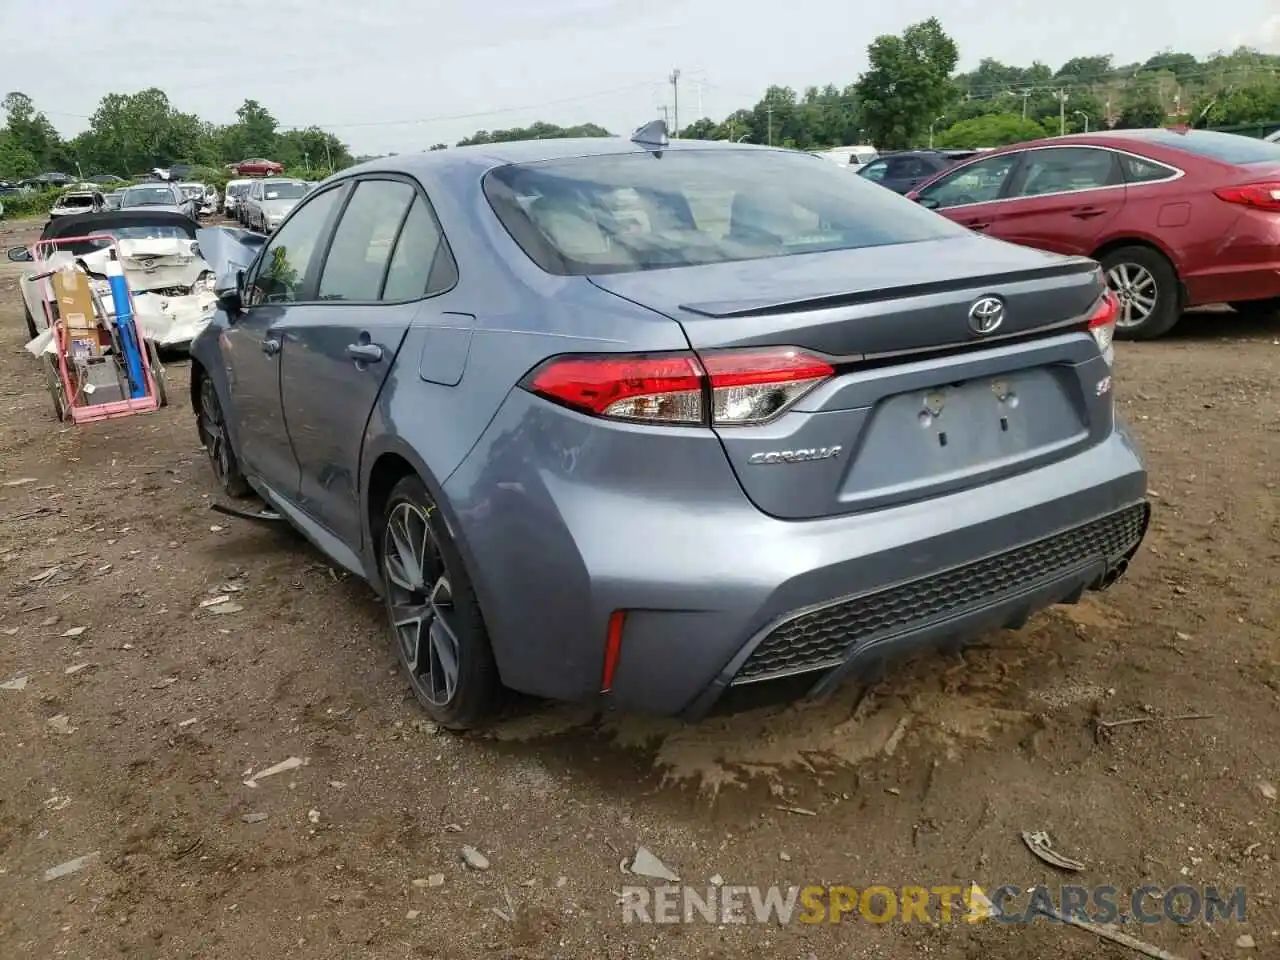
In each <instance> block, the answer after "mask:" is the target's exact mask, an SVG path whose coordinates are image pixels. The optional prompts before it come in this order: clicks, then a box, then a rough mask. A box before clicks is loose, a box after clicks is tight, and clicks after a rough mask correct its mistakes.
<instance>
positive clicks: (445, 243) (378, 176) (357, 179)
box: [280, 170, 460, 307]
mask: <svg viewBox="0 0 1280 960" xmlns="http://www.w3.org/2000/svg"><path fill="white" fill-rule="evenodd" d="M372 180H394V181H396V182H399V183H406V184H408V185H409V187H410V188H411V189H412V190H413V192H414V200H421V201H422V202H423V203H424V204H426V208H427V214H428V215H429V216H430V217H431V221H432V223H434V224H435V226H436V232H437V233H438V234H439V235H440V246H439V247H437V248H436V258H437V259H438V258H439V257H440V254H441V251H443V252H445V253H447V254H448V256H449V259H450V260H452V261H453V278H452V281H453V282H452V283H450V284H449V285H448V286H447V287H443V288H441V289H440V290H436V291H434V292H432V291H431V290H430V286H431V278H432V276H433V275H434V274H435V270H436V260H432V262H431V263H430V264H429V265H428V266H427V288H428V289H427V290H426V292H424V293H423V294H422V295H421V296H417V297H409V298H407V299H404V300H381V299H379V300H319V299H316V298H318V297H319V295H320V276H321V274H323V273H324V264H325V263H327V262H328V260H329V250H330V248H331V247H332V246H333V238H334V234H336V233H337V227H338V224H339V223H341V222H342V215H343V214H345V213H346V211H347V207H348V206H349V205H350V203H351V198H352V197H354V196H355V194H356V189H357V188H358V187H359V185H360V184H362V183H367V182H369V181H372ZM338 183H339V184H341V185H344V186H345V185H350V189H349V190H348V191H347V195H346V198H345V199H344V200H343V201H342V204H341V206H340V207H339V209H338V212H337V215H336V216H335V217H334V220H333V222H332V223H331V224H329V227H328V236H327V237H326V238H325V243H324V251H323V257H322V259H321V262H320V264H319V267H320V269H319V270H318V271H317V272H316V275H315V289H311V290H308V293H310V295H311V299H309V300H306V301H301V300H299V301H294V302H295V303H299V304H301V303H303V302H305V303H307V304H314V305H315V306H323V307H343V306H346V307H352V306H354V307H396V306H403V305H405V304H408V303H419V302H420V301H423V300H430V299H432V298H434V297H439V296H443V295H444V294H446V293H449V292H450V291H452V290H454V289H455V288H456V287H457V286H458V282H459V279H460V278H459V273H460V271H459V270H458V258H457V257H455V256H454V255H453V248H452V247H450V246H449V238H448V237H446V236H445V233H444V227H443V226H442V225H441V223H440V218H439V217H438V216H437V215H436V209H435V207H434V206H433V205H432V203H431V198H430V197H428V196H427V192H426V191H425V190H424V189H423V188H422V184H420V183H419V182H418V181H417V180H416V179H414V178H413V177H411V176H409V175H408V174H406V173H400V172H398V171H392V170H385V171H384V170H379V171H376V172H373V173H367V174H363V175H358V176H352V177H348V178H346V179H344V180H340V181H338ZM413 203H414V201H413V200H410V201H409V203H408V205H407V206H406V207H405V209H404V214H403V215H402V216H401V217H400V225H399V226H398V227H397V228H396V235H395V238H394V239H393V240H392V242H391V255H390V256H389V257H387V264H386V266H385V267H383V270H382V281H381V283H380V284H379V285H378V293H379V295H381V294H382V291H383V290H385V289H386V286H387V276H388V274H389V272H390V270H391V261H392V260H394V259H395V256H396V249H397V248H398V247H399V246H400V236H401V234H402V233H403V232H404V225H405V224H406V223H407V222H408V221H409V214H410V212H412V210H413ZM295 209H296V208H295ZM290 216H293V214H292V213H290ZM288 222H289V221H288V220H286V221H285V223H288ZM280 226H281V227H283V226H284V224H283V223H282V224H281V225H280Z"/></svg>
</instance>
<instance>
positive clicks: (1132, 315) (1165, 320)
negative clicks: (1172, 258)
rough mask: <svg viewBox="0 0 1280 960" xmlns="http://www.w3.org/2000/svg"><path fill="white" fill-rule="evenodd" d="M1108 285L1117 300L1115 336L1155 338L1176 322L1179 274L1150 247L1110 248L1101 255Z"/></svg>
mask: <svg viewBox="0 0 1280 960" xmlns="http://www.w3.org/2000/svg"><path fill="white" fill-rule="evenodd" d="M1102 267H1103V269H1104V270H1105V271H1106V274H1107V285H1108V286H1109V287H1111V289H1112V290H1113V291H1114V292H1115V294H1116V297H1117V298H1119V300H1120V316H1119V318H1117V320H1116V337H1117V338H1119V339H1121V340H1155V339H1156V338H1157V337H1163V336H1164V335H1165V334H1166V333H1168V332H1169V331H1170V330H1172V329H1173V327H1174V325H1175V324H1176V323H1177V322H1178V316H1179V310H1180V308H1181V306H1182V305H1181V303H1180V297H1179V291H1178V274H1177V271H1175V270H1174V269H1173V264H1171V263H1170V262H1169V261H1168V259H1167V258H1166V257H1165V256H1164V254H1162V253H1160V252H1159V251H1158V250H1153V249H1152V248H1151V247H1142V246H1136V245H1135V246H1131V247H1120V248H1118V249H1116V250H1112V251H1111V252H1110V253H1108V254H1107V255H1106V256H1104V257H1103V258H1102Z"/></svg>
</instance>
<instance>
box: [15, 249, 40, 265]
mask: <svg viewBox="0 0 1280 960" xmlns="http://www.w3.org/2000/svg"><path fill="white" fill-rule="evenodd" d="M9 259H10V260H12V261H13V262H14V263H30V262H31V261H32V260H34V259H35V257H33V256H31V251H30V250H28V249H27V248H26V247H10V248H9Z"/></svg>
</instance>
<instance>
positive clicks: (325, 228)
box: [244, 180, 350, 310]
mask: <svg viewBox="0 0 1280 960" xmlns="http://www.w3.org/2000/svg"><path fill="white" fill-rule="evenodd" d="M349 184H350V181H348V180H343V181H340V182H338V183H335V184H333V185H332V186H330V187H326V188H325V189H324V190H317V191H316V192H315V193H312V194H310V195H309V196H306V197H303V198H302V201H301V202H300V203H298V205H297V206H295V207H294V208H293V209H292V210H290V211H289V215H288V216H287V217H285V218H284V220H283V221H282V222H281V224H280V226H278V227H276V231H275V233H274V234H273V235H272V236H271V237H268V238H267V242H266V243H264V244H263V245H262V249H261V250H259V251H258V255H257V256H256V257H255V258H254V260H253V263H252V264H250V265H249V269H247V270H246V271H245V274H244V275H245V286H246V288H247V287H248V286H249V285H251V284H252V283H253V282H254V280H256V278H257V277H258V270H259V269H260V268H261V266H262V264H263V262H264V261H265V260H266V257H267V251H268V250H270V249H271V241H272V240H274V239H275V238H276V237H278V236H279V235H280V231H281V230H283V229H284V228H285V227H286V226H288V224H289V223H290V221H292V220H293V218H294V217H296V216H297V215H298V211H299V210H303V209H305V208H306V207H307V205H308V204H311V203H314V202H315V201H316V200H318V199H319V198H320V197H323V196H324V195H325V194H328V193H336V192H338V191H343V190H346V191H347V193H348V195H349V194H350V191H349V190H347V187H348V185H349ZM344 209H346V202H345V200H344V199H343V198H342V197H339V198H338V204H337V206H336V207H335V208H334V209H333V210H331V211H330V212H329V216H328V218H327V219H326V220H325V222H324V224H323V225H322V226H321V227H320V235H319V237H318V242H317V243H316V246H315V249H313V250H312V251H311V257H310V259H309V260H307V265H306V267H305V268H304V270H303V274H302V276H303V280H302V283H300V284H299V285H298V292H299V293H301V294H304V295H305V296H303V297H300V298H298V299H296V300H283V301H274V302H270V301H264V302H261V303H253V304H246V305H245V309H246V310H253V309H255V308H257V307H262V306H269V307H293V306H298V305H300V304H304V303H312V302H315V301H313V300H312V299H309V297H310V296H313V295H314V291H313V289H312V288H313V287H316V286H318V285H319V283H320V277H319V274H317V273H315V272H314V271H315V266H316V256H317V255H318V254H319V253H320V251H321V250H322V249H323V250H324V251H325V252H326V253H327V252H328V249H329V243H330V242H331V240H332V236H333V227H334V224H335V223H336V222H337V216H338V214H339V213H341V211H342V210H344Z"/></svg>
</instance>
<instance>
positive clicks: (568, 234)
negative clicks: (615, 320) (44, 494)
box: [484, 149, 967, 275]
mask: <svg viewBox="0 0 1280 960" xmlns="http://www.w3.org/2000/svg"><path fill="white" fill-rule="evenodd" d="M484 191H485V195H486V196H487V197H488V199H489V203H490V205H491V206H492V207H493V209H494V212H495V213H496V214H497V215H498V218H499V219H500V220H501V221H502V223H503V225H504V226H505V227H506V228H507V230H508V232H509V233H510V234H511V236H512V237H513V238H514V239H515V241H516V242H517V243H518V244H519V245H520V246H521V248H522V249H523V250H524V251H525V253H527V254H528V255H529V256H530V257H531V258H532V259H533V260H534V262H535V263H537V264H538V265H539V266H541V267H542V268H543V269H544V270H547V271H548V272H551V273H556V274H561V275H586V274H603V273H629V272H634V271H638V270H656V269H662V268H665V267H683V266H693V265H696V264H707V263H727V262H732V261H741V260H757V259H762V258H765V257H779V256H788V255H792V254H800V253H817V252H821V251H827V250H848V249H853V248H856V247H876V246H887V245H889V244H899V243H915V242H919V241H922V240H934V239H937V238H940V237H949V236H962V235H964V234H965V233H966V232H967V231H965V230H964V228H962V227H959V226H956V225H955V224H953V223H951V222H950V221H948V220H945V219H943V218H942V217H941V216H938V215H937V214H935V213H932V212H930V211H928V210H925V209H924V208H922V207H920V206H918V205H916V204H914V203H912V202H911V201H910V200H906V199H904V198H903V197H900V196H898V195H897V194H895V193H893V192H892V191H890V190H886V189H885V188H884V187H881V186H879V185H878V184H874V183H869V182H867V181H865V180H863V179H861V178H859V177H851V176H849V172H848V171H847V170H844V169H841V168H840V167H839V166H836V165H835V164H832V163H830V162H828V161H825V160H821V159H819V158H817V157H814V156H812V155H811V154H808V153H798V152H795V153H793V152H787V151H781V150H778V151H768V150H747V149H743V150H732V149H715V150H671V151H667V152H665V153H663V154H661V155H660V156H659V155H655V154H651V153H626V154H609V155H605V156H592V157H577V158H573V159H569V160H553V161H540V162H536V163H525V164H511V165H508V166H503V167H498V168H496V169H494V170H491V171H490V172H489V173H488V174H487V175H486V176H485V179H484Z"/></svg>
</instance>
